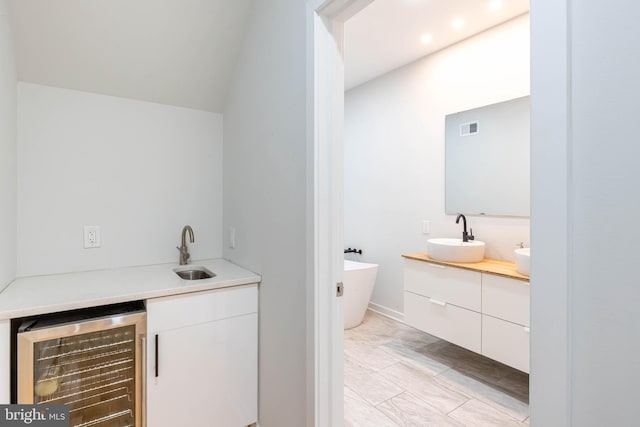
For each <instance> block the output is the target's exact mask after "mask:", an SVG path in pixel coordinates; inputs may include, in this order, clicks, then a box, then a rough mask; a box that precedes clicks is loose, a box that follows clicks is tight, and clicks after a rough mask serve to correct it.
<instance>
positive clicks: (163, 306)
mask: <svg viewBox="0 0 640 427" xmlns="http://www.w3.org/2000/svg"><path fill="white" fill-rule="evenodd" d="M146 375H147V378H146V380H147V381H146V384H147V387H146V402H147V409H146V414H147V425H149V426H153V427H165V426H166V427H174V426H180V425H182V426H209V425H220V426H247V425H251V424H253V423H256V422H257V409H258V406H257V398H258V385H257V382H258V285H257V284H251V285H243V286H236V287H228V288H222V289H216V290H211V291H203V292H194V293H189V294H182V295H177V296H170V297H162V298H154V299H149V300H147V369H146Z"/></svg>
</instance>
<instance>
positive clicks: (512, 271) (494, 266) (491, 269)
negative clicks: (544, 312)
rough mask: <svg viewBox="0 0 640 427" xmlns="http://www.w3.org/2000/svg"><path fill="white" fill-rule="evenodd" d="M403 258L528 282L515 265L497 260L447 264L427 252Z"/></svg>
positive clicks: (406, 255) (404, 255) (527, 278)
mask: <svg viewBox="0 0 640 427" xmlns="http://www.w3.org/2000/svg"><path fill="white" fill-rule="evenodd" d="M402 256H403V257H405V258H408V259H413V260H416V261H424V262H430V263H432V264H440V265H449V266H451V267H457V268H464V269H466V270H472V271H480V272H482V273H490V274H495V275H498V276H504V277H509V278H512V279H518V280H526V281H527V282H528V281H529V276H525V275H523V274H520V273H518V272H517V271H516V263H515V262H509V261H501V260H498V259H491V258H485V259H484V260H482V261H480V262H447V261H439V260H436V259H432V258H429V254H428V253H427V252H416V253H413V254H402Z"/></svg>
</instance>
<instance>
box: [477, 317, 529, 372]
mask: <svg viewBox="0 0 640 427" xmlns="http://www.w3.org/2000/svg"><path fill="white" fill-rule="evenodd" d="M482 354H483V355H484V356H487V357H489V358H491V359H494V360H497V361H498V362H502V363H504V364H505V365H509V366H511V367H513V368H516V369H519V370H521V371H524V372H527V373H529V328H528V327H526V326H522V325H518V324H515V323H511V322H507V321H504V320H500V319H496V318H493V317H491V316H487V315H486V314H485V315H482Z"/></svg>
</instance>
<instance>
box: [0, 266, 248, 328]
mask: <svg viewBox="0 0 640 427" xmlns="http://www.w3.org/2000/svg"><path fill="white" fill-rule="evenodd" d="M189 265H190V266H192V267H195V266H203V267H206V268H207V269H209V270H210V271H212V272H213V273H215V274H216V276H215V277H212V278H210V279H201V280H184V279H181V278H180V277H178V276H177V275H176V274H175V273H174V272H173V269H174V268H178V267H185V266H178V264H157V265H148V266H142V267H126V268H119V269H113V270H97V271H84V272H77V273H63V274H52V275H48V276H33V277H21V278H18V279H16V280H14V281H13V282H12V283H11V284H10V285H9V286H7V287H6V288H5V289H4V290H3V291H2V292H0V320H4V319H12V318H16V317H24V316H32V315H37V314H44V313H53V312H57V311H64V310H73V309H76V308H85V307H95V306H98V305H106V304H114V303H119V302H125V301H135V300H144V299H149V298H156V297H162V296H167V295H177V294H183V293H188V292H197V291H205V290H211V289H218V288H225V287H229V286H238V285H245V284H249V283H258V282H260V280H261V278H260V276H259V275H257V274H255V273H252V272H250V271H248V270H245V269H244V268H241V267H238V266H237V265H235V264H233V263H231V262H229V261H226V260H223V259H210V260H203V261H191V263H190V264H189Z"/></svg>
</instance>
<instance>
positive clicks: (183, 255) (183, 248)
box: [176, 225, 194, 265]
mask: <svg viewBox="0 0 640 427" xmlns="http://www.w3.org/2000/svg"><path fill="white" fill-rule="evenodd" d="M187 231H188V232H189V240H190V241H191V243H193V241H194V238H193V228H191V226H190V225H185V226H184V227H183V228H182V244H181V245H180V247H177V246H176V249H177V250H179V251H180V265H185V264H189V257H191V255H189V248H187V242H186V237H187Z"/></svg>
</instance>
